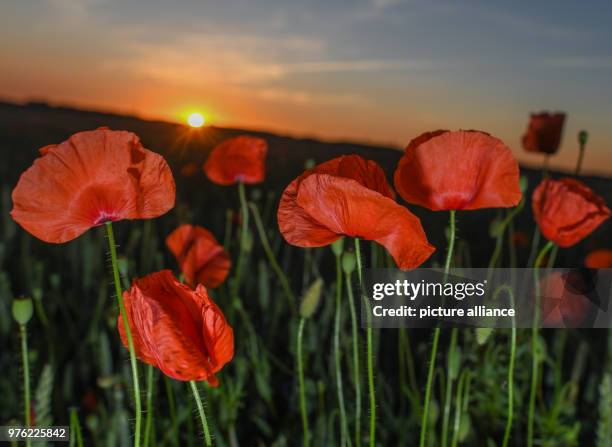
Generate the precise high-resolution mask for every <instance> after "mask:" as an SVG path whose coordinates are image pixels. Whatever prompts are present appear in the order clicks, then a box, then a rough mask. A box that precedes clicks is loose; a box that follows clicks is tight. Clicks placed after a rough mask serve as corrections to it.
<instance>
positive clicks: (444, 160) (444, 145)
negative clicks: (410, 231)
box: [394, 130, 521, 211]
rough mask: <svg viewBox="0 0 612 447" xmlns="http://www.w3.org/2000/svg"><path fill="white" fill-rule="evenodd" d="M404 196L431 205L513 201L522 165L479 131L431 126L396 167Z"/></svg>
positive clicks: (518, 194) (498, 204) (518, 193)
mask: <svg viewBox="0 0 612 447" xmlns="http://www.w3.org/2000/svg"><path fill="white" fill-rule="evenodd" d="M394 181H395V188H396V189H397V192H398V193H399V195H400V196H402V198H403V199H404V200H406V201H407V202H409V203H414V204H416V205H421V206H423V207H425V208H429V209H430V210H433V211H440V210H474V209H479V208H494V207H511V206H515V205H517V204H518V203H519V202H520V200H521V189H520V187H519V167H518V163H517V162H516V160H515V159H514V157H513V156H512V152H511V151H510V149H508V147H507V146H506V145H505V144H504V143H502V141H501V140H498V139H497V138H495V137H492V136H491V135H489V134H487V133H485V132H479V131H473V130H469V131H465V130H459V131H454V132H452V131H447V130H438V131H435V132H427V133H425V134H422V135H420V136H418V137H417V138H415V139H414V140H412V141H411V142H410V144H409V145H408V147H407V148H406V151H405V153H404V155H403V156H402V158H401V159H400V161H399V163H398V166H397V169H396V170H395V176H394Z"/></svg>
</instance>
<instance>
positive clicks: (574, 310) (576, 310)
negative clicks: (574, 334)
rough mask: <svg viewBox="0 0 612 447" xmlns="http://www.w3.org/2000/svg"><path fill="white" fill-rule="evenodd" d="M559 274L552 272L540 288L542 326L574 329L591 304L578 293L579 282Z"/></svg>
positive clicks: (566, 275)
mask: <svg viewBox="0 0 612 447" xmlns="http://www.w3.org/2000/svg"><path fill="white" fill-rule="evenodd" d="M568 275H569V274H564V273H561V272H553V273H551V274H549V275H548V276H546V277H545V278H544V279H543V280H542V284H541V286H540V297H541V309H542V324H543V325H544V326H547V327H576V326H578V325H579V324H580V323H581V322H582V321H583V320H584V318H585V316H586V315H587V313H588V311H589V309H590V307H591V303H590V301H589V299H588V298H587V297H585V296H584V294H582V293H581V292H580V288H581V287H580V284H573V283H574V282H576V281H580V279H579V278H578V279H577V278H572V277H571V276H568Z"/></svg>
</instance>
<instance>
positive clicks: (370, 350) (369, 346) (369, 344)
mask: <svg viewBox="0 0 612 447" xmlns="http://www.w3.org/2000/svg"><path fill="white" fill-rule="evenodd" d="M355 257H356V258H357V276H358V277H359V287H360V288H361V294H362V296H363V298H364V302H365V304H366V306H368V309H366V315H367V323H368V324H367V328H366V354H367V357H368V365H367V366H368V394H369V398H370V447H374V446H375V445H376V389H375V388H374V347H373V341H372V339H373V329H372V326H371V324H370V323H371V321H372V320H371V319H372V316H371V314H370V310H369V303H368V300H367V297H366V296H365V295H364V292H363V291H364V285H363V270H362V264H361V247H360V243H359V238H355Z"/></svg>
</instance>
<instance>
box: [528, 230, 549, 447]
mask: <svg viewBox="0 0 612 447" xmlns="http://www.w3.org/2000/svg"><path fill="white" fill-rule="evenodd" d="M553 247H554V243H553V242H551V241H549V242H548V243H547V244H546V245H545V246H544V247H543V248H542V250H540V253H539V254H538V256H537V258H536V260H535V264H534V266H533V283H534V287H535V304H534V309H533V325H532V328H531V360H532V361H531V389H530V391H529V414H528V419H527V447H532V446H533V422H534V416H535V400H536V388H537V385H538V375H539V371H538V368H539V364H540V355H539V354H540V353H539V351H538V326H539V323H540V276H539V269H540V265H541V264H542V260H543V259H544V256H546V254H547V253H548V252H549V251H550V250H551V249H552V248H553Z"/></svg>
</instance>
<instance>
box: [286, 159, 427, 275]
mask: <svg viewBox="0 0 612 447" xmlns="http://www.w3.org/2000/svg"><path fill="white" fill-rule="evenodd" d="M391 197H393V191H392V190H391V188H390V187H389V185H388V183H387V181H386V178H385V175H384V172H383V171H382V169H381V168H380V167H379V166H378V165H377V164H376V163H374V162H372V161H366V160H364V159H363V158H361V157H359V156H356V155H352V156H345V157H339V158H336V159H334V160H330V161H328V162H326V163H323V164H321V165H319V166H316V167H315V168H313V169H311V170H309V171H306V172H305V173H304V174H302V175H301V176H299V177H298V178H296V179H295V180H294V181H293V182H291V183H290V184H289V186H287V188H286V189H285V191H284V192H283V195H282V197H281V201H280V205H279V209H278V223H279V228H280V231H281V233H282V234H283V236H284V238H285V239H286V240H287V242H289V243H290V244H292V245H297V246H299V247H319V246H323V245H328V244H331V243H332V242H334V241H336V240H337V239H339V238H341V237H343V236H351V237H361V238H364V239H367V240H374V241H376V242H378V243H380V244H381V245H383V246H384V247H385V248H386V249H387V250H388V251H389V253H390V254H391V255H392V256H393V258H394V259H395V261H396V262H397V264H398V266H399V267H400V268H402V269H409V268H414V267H417V266H418V265H420V264H422V263H423V262H424V261H425V260H426V259H427V258H428V257H429V256H430V255H431V254H432V253H433V252H434V250H435V248H434V247H433V246H431V245H430V244H429V242H428V241H427V237H426V236H425V232H424V230H423V227H422V226H421V222H420V220H419V219H418V218H417V217H416V216H414V215H413V214H412V213H410V211H408V210H407V209H406V208H404V207H402V206H400V205H398V204H397V203H396V202H395V201H394V200H393V199H392V198H391Z"/></svg>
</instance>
